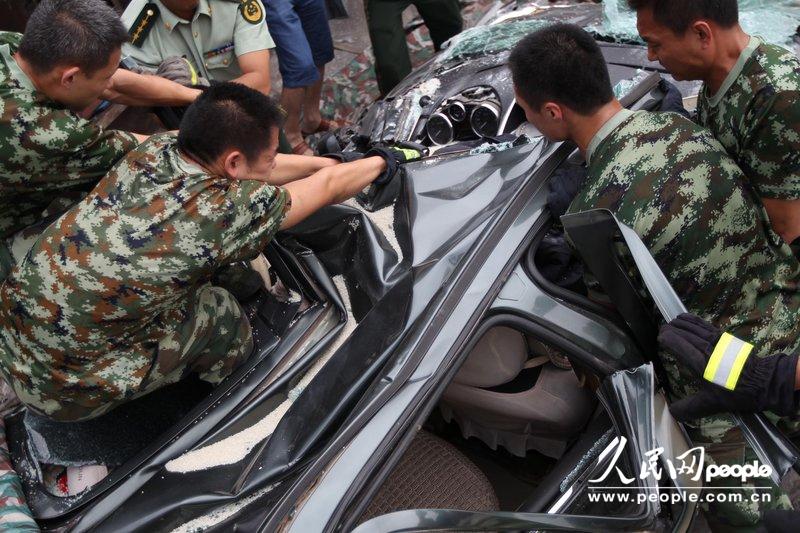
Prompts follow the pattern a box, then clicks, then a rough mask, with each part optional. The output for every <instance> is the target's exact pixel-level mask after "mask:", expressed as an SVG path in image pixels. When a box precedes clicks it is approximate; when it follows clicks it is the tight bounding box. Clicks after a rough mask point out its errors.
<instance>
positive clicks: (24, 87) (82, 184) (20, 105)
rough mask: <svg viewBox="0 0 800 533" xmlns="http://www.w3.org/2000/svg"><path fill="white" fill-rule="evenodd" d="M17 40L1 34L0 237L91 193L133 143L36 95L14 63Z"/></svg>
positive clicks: (129, 137) (130, 137)
mask: <svg viewBox="0 0 800 533" xmlns="http://www.w3.org/2000/svg"><path fill="white" fill-rule="evenodd" d="M21 38H22V36H21V35H20V34H18V33H7V32H0V238H3V237H8V236H10V235H11V234H13V233H15V232H17V231H19V230H20V229H22V228H24V227H27V226H30V225H32V224H34V223H36V222H38V221H40V220H41V219H42V217H43V214H42V213H43V211H45V209H46V208H47V207H48V205H50V203H51V202H53V200H55V199H56V197H58V196H69V195H73V194H75V193H76V191H88V190H91V188H92V187H93V186H94V185H95V183H97V181H98V180H99V179H100V178H101V177H103V176H104V175H105V173H106V172H108V171H109V170H110V169H111V167H112V166H114V164H115V163H116V162H117V161H119V160H120V159H121V158H122V157H123V156H124V155H125V154H126V153H128V152H129V151H130V150H132V149H133V148H134V147H135V146H136V144H137V141H136V138H135V137H134V136H133V135H131V134H130V133H124V132H119V131H103V130H102V129H100V128H99V127H98V126H97V125H95V124H94V123H92V122H90V121H88V120H84V119H82V118H80V117H79V116H78V115H76V114H75V113H73V112H72V111H70V110H68V109H66V108H65V107H64V106H62V105H60V104H58V103H56V102H54V101H52V100H49V99H47V98H46V97H45V96H44V95H42V94H41V93H39V92H37V91H36V89H35V88H34V86H33V82H31V80H30V78H28V76H26V75H25V73H24V72H23V71H22V70H21V69H20V68H19V66H18V65H17V62H16V61H14V57H13V56H14V54H15V53H16V51H17V48H18V47H19V43H20V40H21Z"/></svg>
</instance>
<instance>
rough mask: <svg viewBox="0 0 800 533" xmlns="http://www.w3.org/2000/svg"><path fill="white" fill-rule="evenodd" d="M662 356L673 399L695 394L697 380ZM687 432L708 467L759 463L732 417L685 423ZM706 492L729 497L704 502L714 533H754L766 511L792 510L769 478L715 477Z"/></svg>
mask: <svg viewBox="0 0 800 533" xmlns="http://www.w3.org/2000/svg"><path fill="white" fill-rule="evenodd" d="M660 356H661V360H662V362H663V364H664V368H665V370H666V371H667V375H668V379H669V381H670V386H671V388H672V392H673V397H677V398H682V397H685V396H687V395H690V394H694V393H695V392H696V391H697V386H696V383H697V381H696V379H694V378H692V377H691V375H690V374H689V371H688V369H686V368H682V367H681V366H680V365H679V364H678V362H677V361H676V360H675V358H674V357H673V356H672V355H670V354H666V353H661V354H660ZM686 429H687V431H688V433H689V436H690V438H691V439H692V442H693V445H694V446H702V447H703V448H705V452H706V464H711V463H714V464H717V465H745V464H752V463H753V461H757V460H759V459H758V457H757V455H756V453H755V451H754V450H753V449H752V448H751V447H750V446H748V444H747V442H746V441H745V438H744V436H743V435H742V432H741V430H740V429H739V428H738V426H737V425H736V423H735V422H734V420H733V418H732V417H731V416H729V415H725V414H720V415H716V416H711V417H707V418H703V419H700V420H696V421H694V422H693V423H692V424H686ZM759 462H760V460H759ZM756 487H759V488H756ZM761 487H765V488H761ZM715 489H718V490H715ZM704 492H706V493H713V494H722V493H724V494H725V496H726V497H728V501H726V502H718V501H716V502H713V503H703V504H702V506H701V508H702V509H703V510H704V511H705V515H706V520H707V521H708V525H709V527H710V528H711V530H712V531H714V532H727V531H737V532H746V531H753V532H755V531H757V529H758V524H759V522H760V521H761V515H762V514H763V513H764V511H768V510H770V509H792V503H791V501H790V499H789V496H788V495H787V494H786V493H785V492H784V491H783V490H782V489H781V488H780V487H778V486H777V485H775V484H774V483H773V482H772V480H770V479H769V478H755V479H754V480H752V481H748V482H747V483H742V482H741V480H740V479H734V478H715V479H714V480H713V481H712V482H711V483H710V484H709V485H707V487H706V490H705V491H704ZM754 494H758V496H754ZM734 498H740V499H741V501H738V502H737V501H733V499H734Z"/></svg>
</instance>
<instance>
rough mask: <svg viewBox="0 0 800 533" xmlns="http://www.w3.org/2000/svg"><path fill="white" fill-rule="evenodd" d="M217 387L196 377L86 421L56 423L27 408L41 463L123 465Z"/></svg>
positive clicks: (28, 427)
mask: <svg viewBox="0 0 800 533" xmlns="http://www.w3.org/2000/svg"><path fill="white" fill-rule="evenodd" d="M211 390H212V386H211V385H210V384H208V383H205V382H203V381H201V380H200V379H199V378H197V377H194V376H191V377H190V378H188V379H185V380H183V381H180V382H178V383H175V384H172V385H168V386H166V387H163V388H161V389H158V390H156V391H153V392H152V393H150V394H148V395H146V396H143V397H141V398H137V399H136V400H132V401H130V402H128V403H125V404H122V405H120V406H119V407H117V408H116V409H114V410H112V411H111V412H109V413H107V414H104V415H102V416H99V417H97V418H94V419H91V420H86V421H82V422H67V423H65V422H56V421H54V420H51V419H48V418H45V417H43V416H39V415H36V414H34V413H31V412H30V411H27V412H26V413H25V418H24V424H25V428H26V430H27V433H28V438H29V441H30V444H31V451H32V453H33V455H34V457H35V458H36V459H37V460H38V461H39V463H40V464H41V463H46V464H56V465H66V466H79V465H86V464H104V465H106V466H109V468H112V467H114V466H118V465H121V464H123V463H124V462H125V461H127V460H128V459H130V458H131V457H133V456H134V455H135V454H136V453H137V452H139V451H141V450H142V449H143V448H144V447H145V446H147V445H148V444H150V443H151V442H152V441H153V440H155V439H156V438H157V437H158V436H159V435H160V434H161V433H163V432H164V431H166V430H167V429H169V428H170V427H171V426H173V425H174V424H176V423H177V422H178V421H180V419H181V418H183V417H184V416H185V415H186V414H187V413H188V412H189V411H190V410H191V409H192V408H193V407H194V406H195V405H197V403H198V402H200V400H202V399H203V398H204V397H205V396H206V395H208V393H209V392H210V391H211Z"/></svg>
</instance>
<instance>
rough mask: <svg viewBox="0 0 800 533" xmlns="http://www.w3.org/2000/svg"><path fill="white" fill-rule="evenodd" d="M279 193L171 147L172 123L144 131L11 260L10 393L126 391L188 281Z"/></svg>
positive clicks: (242, 236)
mask: <svg viewBox="0 0 800 533" xmlns="http://www.w3.org/2000/svg"><path fill="white" fill-rule="evenodd" d="M288 203H289V197H288V193H287V192H286V191H285V190H284V189H281V188H276V187H273V186H271V185H268V184H266V183H264V182H261V181H243V180H229V179H225V178H220V177H217V176H212V175H209V174H208V173H207V171H206V170H204V169H202V168H200V167H199V166H196V165H195V164H193V163H190V162H188V161H187V160H185V159H184V158H183V157H182V156H181V155H180V153H179V151H178V148H177V145H176V141H175V136H174V134H162V135H157V136H154V137H152V138H151V139H149V140H148V141H146V142H144V143H142V144H141V145H140V146H139V147H138V148H136V149H134V150H133V151H132V152H131V153H130V154H128V156H127V157H126V158H125V159H123V160H122V161H121V162H120V163H119V164H118V165H117V166H116V167H114V168H113V169H112V170H111V172H109V174H108V175H107V176H106V177H105V178H103V179H102V180H101V181H100V183H99V184H98V185H97V187H95V189H94V190H93V191H92V192H91V193H90V194H89V195H88V196H87V197H86V198H85V199H84V200H83V201H81V202H80V203H79V204H77V205H76V206H74V207H73V208H72V209H70V210H69V211H68V212H67V213H65V214H64V215H63V216H62V217H61V218H60V219H58V221H56V222H55V223H53V224H52V225H50V226H49V227H48V228H47V229H46V230H45V231H44V233H43V234H42V235H41V237H40V238H39V240H38V241H37V243H36V244H35V245H34V246H33V248H32V249H31V251H30V252H29V254H28V256H27V257H26V258H25V260H24V261H23V262H22V263H21V264H19V265H17V266H16V267H15V268H14V270H12V271H11V274H10V275H9V277H8V279H7V280H6V282H5V283H4V284H3V285H2V288H0V326H2V327H0V369H2V370H3V372H4V373H6V374H7V375H10V376H12V377H13V378H14V380H15V381H16V385H15V389H17V391H18V394H19V391H20V389H22V390H23V391H24V390H26V389H27V390H31V391H39V390H42V388H47V389H48V390H52V389H53V388H54V387H55V388H58V389H59V390H60V391H62V395H63V397H65V398H68V397H70V394H73V395H76V394H80V393H83V392H84V391H86V390H92V389H94V390H99V391H103V392H104V393H105V395H106V398H107V399H108V400H109V401H111V400H119V399H126V398H127V397H129V396H130V395H131V394H132V393H133V392H135V391H136V390H137V389H138V388H139V386H140V385H141V383H142V381H143V380H144V379H145V377H146V375H147V373H148V370H149V369H150V366H151V365H152V362H153V360H154V356H155V352H156V350H157V347H158V343H159V340H161V339H164V338H166V337H167V336H168V335H173V334H175V335H180V334H182V333H176V332H177V331H178V330H179V328H180V327H181V325H182V324H185V323H186V322H187V321H189V320H191V319H192V316H193V308H194V306H195V303H196V302H195V300H196V298H195V296H196V290H197V288H198V287H199V286H201V285H203V284H205V283H207V282H208V280H209V278H210V277H211V275H212V274H213V273H214V272H215V271H216V270H217V269H218V268H219V267H221V266H223V265H226V264H229V263H232V262H235V261H240V260H243V259H246V258H249V257H252V256H255V255H256V254H257V253H258V252H259V251H260V250H261V249H263V247H264V246H266V244H267V242H268V241H269V240H270V239H271V238H272V236H273V235H274V234H275V232H276V231H277V230H278V228H279V226H280V224H281V222H282V221H283V218H284V215H285V211H286V209H287V206H288ZM184 329H185V328H184ZM181 331H183V330H181ZM184 340H186V339H184ZM79 383H80V385H78V384H79ZM120 384H125V385H126V386H127V389H126V390H118V389H119V388H120V387H122V386H123V385H120ZM22 396H24V394H23V395H21V398H22ZM23 401H24V398H23Z"/></svg>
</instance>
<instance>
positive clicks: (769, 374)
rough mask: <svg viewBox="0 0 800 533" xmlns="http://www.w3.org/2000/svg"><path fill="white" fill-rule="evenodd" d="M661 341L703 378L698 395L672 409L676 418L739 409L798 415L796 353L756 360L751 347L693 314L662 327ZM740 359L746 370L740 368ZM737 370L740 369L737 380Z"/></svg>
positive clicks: (752, 411) (671, 407)
mask: <svg viewBox="0 0 800 533" xmlns="http://www.w3.org/2000/svg"><path fill="white" fill-rule="evenodd" d="M658 341H659V343H660V344H661V346H662V347H663V348H664V349H666V350H667V351H668V352H670V353H672V354H673V355H674V356H675V357H677V358H678V360H679V361H680V362H681V363H684V364H686V365H688V367H689V368H690V369H691V370H692V371H693V372H694V373H695V374H696V375H697V377H698V378H700V383H701V385H700V391H699V392H698V393H697V394H695V395H693V396H688V397H686V398H683V399H681V400H678V401H676V402H674V403H673V404H672V405H671V406H670V411H671V412H672V414H673V416H674V417H675V418H676V419H677V420H679V421H681V422H686V421H689V420H694V419H697V418H703V417H705V416H710V415H712V414H716V413H722V412H735V411H739V412H747V413H760V412H761V411H772V412H773V413H775V414H778V415H784V416H785V415H789V414H792V413H794V411H795V405H796V402H795V390H794V384H795V373H796V369H797V355H786V354H776V355H771V356H769V357H756V356H755V355H754V354H750V353H749V350H750V349H752V346H751V345H749V344H747V343H745V342H742V341H740V340H739V339H737V338H736V337H733V336H732V335H730V334H727V333H725V334H723V332H721V331H720V330H719V329H717V328H715V327H714V326H712V325H711V324H709V323H708V322H706V321H705V320H703V319H701V318H699V317H696V316H694V315H690V314H682V315H680V316H679V317H678V318H676V319H675V320H673V321H672V322H670V323H669V324H667V325H666V326H664V327H662V328H661V333H660V334H659V336H658ZM741 361H744V366H739V365H737V363H741ZM717 362H718V363H717ZM737 367H739V368H741V373H740V374H739V376H738V379H737V378H736V368H737Z"/></svg>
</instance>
